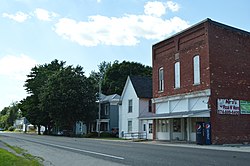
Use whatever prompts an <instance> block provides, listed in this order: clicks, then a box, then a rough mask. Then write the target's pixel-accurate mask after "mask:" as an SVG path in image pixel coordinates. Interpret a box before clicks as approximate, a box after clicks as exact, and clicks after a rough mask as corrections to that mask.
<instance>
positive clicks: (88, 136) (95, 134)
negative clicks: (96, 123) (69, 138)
mask: <svg viewBox="0 0 250 166" xmlns="http://www.w3.org/2000/svg"><path fill="white" fill-rule="evenodd" d="M85 137H86V138H96V137H98V133H97V132H91V133H88V134H86V135H85Z"/></svg>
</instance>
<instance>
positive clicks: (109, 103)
mask: <svg viewBox="0 0 250 166" xmlns="http://www.w3.org/2000/svg"><path fill="white" fill-rule="evenodd" d="M120 97H121V96H120V95H118V94H112V95H108V96H106V95H104V94H102V95H101V100H100V102H101V118H100V131H101V132H110V133H117V132H118V127H119V122H118V121H119V107H118V103H119V100H120ZM98 123H99V118H97V119H96V132H98V131H99V128H98Z"/></svg>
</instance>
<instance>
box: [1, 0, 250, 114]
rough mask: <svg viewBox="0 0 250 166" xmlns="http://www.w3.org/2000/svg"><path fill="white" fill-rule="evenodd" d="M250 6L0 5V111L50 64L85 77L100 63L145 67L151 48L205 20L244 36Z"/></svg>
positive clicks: (17, 0) (97, 1)
mask: <svg viewBox="0 0 250 166" xmlns="http://www.w3.org/2000/svg"><path fill="white" fill-rule="evenodd" d="M249 6H250V1H249V0H240V1H228V0H219V1H218V0H209V1H201V0H176V1H175V0H173V1H167V0H156V1H149V0H0V85H1V86H0V94H1V97H0V110H2V108H3V107H5V106H9V105H10V104H11V102H13V101H20V100H21V99H23V98H25V97H26V92H25V90H24V88H23V84H24V81H25V79H26V75H27V74H28V73H29V71H30V69H31V68H32V67H34V66H35V65H36V64H44V63H49V62H51V61H52V60H54V59H59V60H63V61H66V62H67V64H68V65H81V66H82V67H83V68H84V71H85V73H86V75H87V76H88V75H89V73H90V72H91V71H92V70H95V71H97V68H98V67H97V66H98V65H99V64H100V63H101V62H103V61H107V62H113V61H114V60H119V61H120V62H121V61H123V60H126V61H136V62H140V63H142V64H145V65H150V66H151V63H152V61H151V49H152V45H153V44H155V43H157V42H159V41H161V40H163V39H165V38H167V37H169V36H171V35H173V34H175V33H176V32H179V31H181V30H183V29H185V28H187V27H189V26H191V25H193V24H196V23H198V22H200V21H202V20H204V19H206V18H211V19H212V20H215V21H218V22H221V23H225V24H227V25H230V26H233V27H237V28H240V29H243V30H246V31H250V22H249V20H250V19H249V18H250V8H249Z"/></svg>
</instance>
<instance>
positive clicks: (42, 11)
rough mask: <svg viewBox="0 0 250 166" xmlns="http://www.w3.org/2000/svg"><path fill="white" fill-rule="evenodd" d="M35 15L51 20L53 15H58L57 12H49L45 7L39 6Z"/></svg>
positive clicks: (41, 18)
mask: <svg viewBox="0 0 250 166" xmlns="http://www.w3.org/2000/svg"><path fill="white" fill-rule="evenodd" d="M34 13H35V16H36V17H37V18H38V19H39V20H42V21H51V19H52V18H53V17H56V16H57V14H56V13H54V12H49V11H47V10H45V9H41V8H37V9H36V10H35V11H34Z"/></svg>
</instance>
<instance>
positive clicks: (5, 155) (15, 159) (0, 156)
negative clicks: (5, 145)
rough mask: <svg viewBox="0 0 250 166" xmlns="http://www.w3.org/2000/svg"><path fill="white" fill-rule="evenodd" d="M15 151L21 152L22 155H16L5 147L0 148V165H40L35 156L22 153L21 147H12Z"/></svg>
mask: <svg viewBox="0 0 250 166" xmlns="http://www.w3.org/2000/svg"><path fill="white" fill-rule="evenodd" d="M13 149H15V151H18V152H17V153H19V154H20V153H22V155H23V156H24V157H20V156H16V155H15V154H13V153H10V152H9V151H7V150H5V149H0V166H13V165H15V166H19V165H20V166H26V165H28V166H41V165H42V164H40V163H39V162H38V160H37V159H36V157H34V156H32V155H30V154H27V153H23V151H24V150H22V149H21V148H17V147H13Z"/></svg>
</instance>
